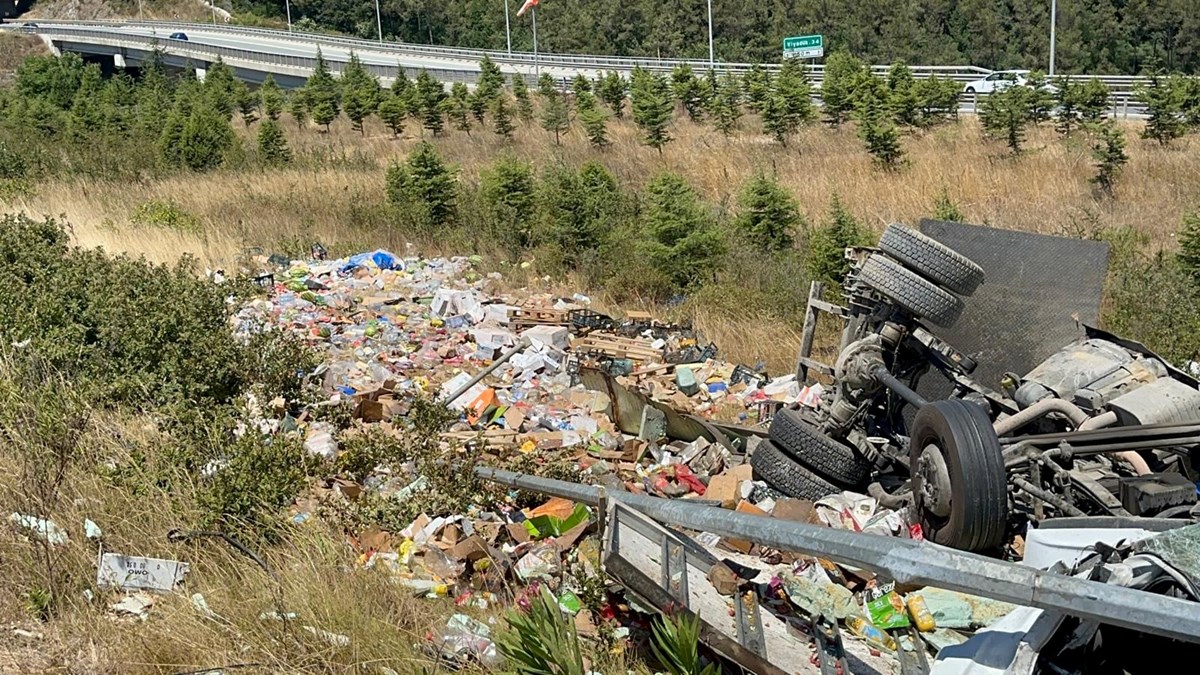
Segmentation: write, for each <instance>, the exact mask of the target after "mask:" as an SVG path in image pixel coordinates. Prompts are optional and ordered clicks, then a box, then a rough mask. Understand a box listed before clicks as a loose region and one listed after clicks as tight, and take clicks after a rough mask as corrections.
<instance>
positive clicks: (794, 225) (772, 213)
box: [734, 172, 803, 252]
mask: <svg viewBox="0 0 1200 675" xmlns="http://www.w3.org/2000/svg"><path fill="white" fill-rule="evenodd" d="M738 203H739V206H740V210H739V213H738V216H737V220H735V221H734V225H735V226H736V227H737V229H738V231H739V232H740V233H741V235H742V237H743V238H744V239H747V240H748V241H749V242H750V243H751V244H752V245H753V246H755V247H756V248H758V249H760V250H762V251H766V252H774V251H783V250H787V249H790V248H792V244H793V239H792V232H795V231H796V230H797V229H798V228H799V227H801V226H802V225H803V221H802V219H801V218H800V207H799V205H798V204H797V203H796V200H795V199H794V198H792V196H791V195H790V194H788V191H787V190H785V189H783V187H782V186H781V185H780V184H779V182H778V181H776V180H775V179H774V178H772V177H769V176H767V175H766V174H764V173H762V172H758V173H756V174H755V175H754V177H752V178H751V179H750V180H749V182H747V183H746V185H745V187H744V188H742V193H741V195H740V197H739V201H738Z"/></svg>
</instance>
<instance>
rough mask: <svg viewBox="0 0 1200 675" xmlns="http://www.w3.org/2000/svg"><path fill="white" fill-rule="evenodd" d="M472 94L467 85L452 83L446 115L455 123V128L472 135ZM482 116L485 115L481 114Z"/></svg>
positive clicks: (447, 100)
mask: <svg viewBox="0 0 1200 675" xmlns="http://www.w3.org/2000/svg"><path fill="white" fill-rule="evenodd" d="M471 104H472V101H471V94H470V93H469V92H468V91H467V85H465V84H463V83H462V82H455V83H454V84H452V85H450V98H448V99H446V116H447V117H449V118H450V121H451V122H453V123H454V128H455V129H457V130H459V131H465V132H467V135H468V136H470V135H471V119H470V115H471ZM480 117H481V118H482V117H483V115H482V114H481V115H480Z"/></svg>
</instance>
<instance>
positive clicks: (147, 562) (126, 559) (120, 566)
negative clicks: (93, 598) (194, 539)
mask: <svg viewBox="0 0 1200 675" xmlns="http://www.w3.org/2000/svg"><path fill="white" fill-rule="evenodd" d="M188 570H189V565H188V564H187V563H185V562H179V561H177V560H163V559H160V558H143V557H140V556H127V555H121V554H119V553H103V554H101V556H100V561H99V564H98V567H97V571H96V586H97V587H99V588H117V589H121V590H147V591H155V592H158V593H169V592H171V591H173V590H175V586H176V585H177V584H179V582H181V581H183V579H184V577H186V576H187V573H188Z"/></svg>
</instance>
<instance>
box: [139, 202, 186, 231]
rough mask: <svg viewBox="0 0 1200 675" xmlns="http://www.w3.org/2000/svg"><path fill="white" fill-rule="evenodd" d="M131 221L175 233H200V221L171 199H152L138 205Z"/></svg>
mask: <svg viewBox="0 0 1200 675" xmlns="http://www.w3.org/2000/svg"><path fill="white" fill-rule="evenodd" d="M129 220H131V221H132V222H133V223H135V224H137V225H142V226H145V227H161V228H163V229H164V230H173V231H175V232H199V231H200V219H199V218H197V217H196V216H195V215H193V214H191V213H189V212H188V211H187V210H185V209H184V208H183V207H182V206H180V205H179V204H177V203H175V202H174V201H172V200H170V199H151V200H149V201H145V202H142V203H141V204H138V206H137V208H135V209H134V210H133V215H131V216H130V217H129Z"/></svg>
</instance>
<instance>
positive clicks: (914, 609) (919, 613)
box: [907, 593, 937, 633]
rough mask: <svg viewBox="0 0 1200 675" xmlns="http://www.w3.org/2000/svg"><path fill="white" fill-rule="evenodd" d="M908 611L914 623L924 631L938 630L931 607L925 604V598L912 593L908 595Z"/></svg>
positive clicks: (918, 628)
mask: <svg viewBox="0 0 1200 675" xmlns="http://www.w3.org/2000/svg"><path fill="white" fill-rule="evenodd" d="M907 604H908V613H909V615H910V616H912V621H913V625H915V626H916V627H917V630H919V631H921V632H922V633H932V632H933V631H935V630H937V623H935V622H934V620H933V614H932V613H930V611H929V608H928V607H926V606H925V598H923V597H921V596H919V595H917V594H915V593H914V594H912V595H910V596H908V603H907Z"/></svg>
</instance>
